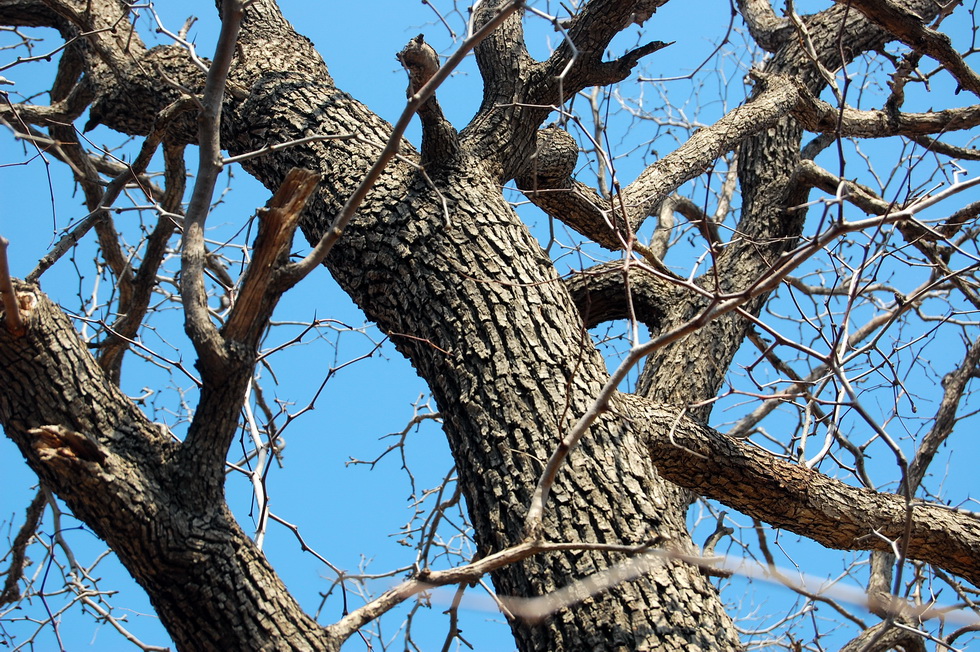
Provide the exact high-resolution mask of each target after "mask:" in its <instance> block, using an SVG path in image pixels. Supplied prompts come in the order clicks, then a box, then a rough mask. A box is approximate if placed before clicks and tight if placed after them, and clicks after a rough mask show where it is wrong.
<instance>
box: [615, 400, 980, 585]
mask: <svg viewBox="0 0 980 652" xmlns="http://www.w3.org/2000/svg"><path fill="white" fill-rule="evenodd" d="M619 399H620V400H619V401H618V402H617V403H615V404H614V409H617V410H621V411H622V412H621V413H622V416H623V417H624V418H627V419H629V420H630V423H631V424H632V426H633V427H634V428H637V429H640V430H641V431H642V432H643V433H644V435H645V441H646V442H647V448H648V450H649V452H650V455H651V457H652V458H653V459H654V460H656V463H657V470H658V471H659V472H660V473H661V474H662V475H663V476H664V477H665V478H667V479H668V480H670V481H671V482H674V483H676V484H679V485H681V486H682V487H686V488H688V489H691V490H694V491H696V492H697V493H699V494H701V495H703V496H707V497H709V498H713V499H715V500H718V501H719V502H721V503H723V504H725V505H728V506H730V507H732V508H734V509H738V510H739V511H741V512H744V513H745V514H748V515H750V516H753V517H756V518H758V519H760V520H763V521H766V522H767V523H770V524H772V525H774V526H776V527H780V528H784V529H786V530H789V531H791V532H796V533H798V534H801V535H803V536H805V537H808V538H810V539H813V540H814V541H816V542H818V543H820V544H822V545H824V546H827V547H829V548H837V549H846V550H884V551H889V552H890V551H891V549H892V546H891V542H901V541H903V539H904V537H905V536H906V533H907V532H908V534H909V536H908V539H907V548H906V550H904V551H903V552H904V554H905V556H907V557H911V558H914V559H919V560H921V561H926V562H929V563H932V564H935V565H936V566H939V567H940V568H943V569H945V570H947V571H950V572H952V573H955V574H956V575H959V576H961V577H963V578H965V579H967V580H969V581H971V582H973V583H974V584H976V583H978V582H980V517H978V515H976V514H973V513H969V512H961V511H958V510H954V509H950V508H947V507H945V506H941V505H933V504H927V503H922V502H917V501H913V502H912V503H908V502H907V501H906V499H905V497H903V496H898V495H895V494H884V493H878V492H875V491H871V490H869V489H863V488H855V487H852V486H850V485H847V484H845V483H843V482H841V481H840V480H836V479H834V478H830V477H828V476H825V475H823V474H822V473H819V472H817V471H813V470H811V469H807V468H804V467H802V466H799V465H796V464H791V463H789V462H786V461H784V460H782V459H779V458H777V457H775V456H774V455H772V454H770V453H768V452H766V451H764V450H761V449H758V448H755V447H753V446H751V445H749V444H747V443H744V442H742V441H739V440H736V439H733V438H731V437H728V436H727V435H723V434H721V433H719V432H717V431H715V430H713V429H711V428H709V427H707V426H705V425H702V424H700V423H698V422H696V421H694V420H693V419H691V418H689V417H686V416H684V415H680V416H679V415H678V414H677V413H676V411H672V410H668V409H665V408H664V407H662V406H659V405H657V404H656V403H654V402H652V401H649V400H647V399H644V398H641V397H637V396H627V395H620V397H619Z"/></svg>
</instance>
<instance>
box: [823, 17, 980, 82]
mask: <svg viewBox="0 0 980 652" xmlns="http://www.w3.org/2000/svg"><path fill="white" fill-rule="evenodd" d="M837 2H841V3H845V4H847V5H849V6H851V7H854V8H855V9H857V10H858V11H860V12H861V13H862V14H864V15H865V16H867V17H868V19H870V20H871V21H873V22H874V23H876V24H877V25H880V26H881V27H883V28H884V29H886V30H888V31H889V32H890V33H892V34H894V35H895V36H896V37H898V38H899V39H900V40H901V41H902V42H903V43H905V44H906V45H908V46H909V47H910V48H912V49H913V50H915V51H916V52H920V53H923V54H927V55H929V56H930V57H932V58H933V59H935V60H936V61H938V62H939V63H941V64H942V65H943V67H944V68H946V70H947V71H948V72H949V74H951V75H952V76H953V78H954V79H956V81H957V82H958V83H959V86H960V88H961V89H966V90H968V91H970V92H971V93H973V94H974V95H977V96H980V75H977V73H976V72H974V71H973V69H972V68H970V66H968V65H967V63H966V61H964V60H963V57H961V56H960V54H959V52H957V51H956V50H955V49H953V46H952V45H951V43H950V40H949V37H948V36H946V35H945V34H943V33H942V32H938V31H936V30H934V29H931V28H929V27H926V26H925V25H924V24H923V18H922V17H921V16H919V15H918V14H916V13H915V12H913V11H912V10H911V9H908V8H907V7H904V6H902V5H900V4H899V3H897V2H893V1H892V0H837Z"/></svg>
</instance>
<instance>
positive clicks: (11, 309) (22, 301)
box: [0, 236, 37, 337]
mask: <svg viewBox="0 0 980 652" xmlns="http://www.w3.org/2000/svg"><path fill="white" fill-rule="evenodd" d="M9 244H10V241H9V240H7V239H6V238H4V237H3V236H0V295H3V313H4V323H5V324H6V325H7V330H8V331H9V332H10V334H11V335H13V336H14V337H23V336H24V334H25V333H26V332H27V328H26V327H25V326H24V320H23V318H22V314H21V313H22V312H29V311H31V310H33V309H34V303H35V302H36V301H37V299H36V298H35V297H34V295H33V294H23V295H18V294H17V292H16V291H15V290H14V284H13V281H12V280H11V278H10V267H9V266H8V265H7V245H9Z"/></svg>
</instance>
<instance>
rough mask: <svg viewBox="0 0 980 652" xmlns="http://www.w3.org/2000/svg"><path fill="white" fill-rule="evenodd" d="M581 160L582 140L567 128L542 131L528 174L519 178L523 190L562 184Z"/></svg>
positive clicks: (539, 133)
mask: <svg viewBox="0 0 980 652" xmlns="http://www.w3.org/2000/svg"><path fill="white" fill-rule="evenodd" d="M577 162H578V143H576V142H575V139H574V138H572V136H571V134H569V133H568V132H567V131H565V130H564V129H562V128H560V127H557V126H551V127H547V128H545V129H541V130H539V131H538V136H537V146H536V148H535V151H534V154H532V155H531V158H530V159H529V161H528V165H527V168H525V170H524V173H523V174H521V175H520V176H519V177H518V178H517V184H518V186H519V187H520V188H521V189H522V190H531V189H537V188H542V189H548V188H557V187H562V182H564V181H567V180H568V179H570V178H571V176H572V172H574V171H575V164H576V163H577Z"/></svg>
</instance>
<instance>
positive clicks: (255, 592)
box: [0, 285, 332, 650]
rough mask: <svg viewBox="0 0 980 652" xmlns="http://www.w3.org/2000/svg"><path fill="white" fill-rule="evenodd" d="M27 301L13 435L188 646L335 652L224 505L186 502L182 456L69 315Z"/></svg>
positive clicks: (12, 381)
mask: <svg viewBox="0 0 980 652" xmlns="http://www.w3.org/2000/svg"><path fill="white" fill-rule="evenodd" d="M18 289H19V290H20V291H21V293H22V294H23V295H31V296H34V297H35V298H36V305H35V307H34V308H33V309H32V310H30V311H28V312H27V319H26V325H27V334H26V335H25V336H24V337H21V338H15V337H13V336H11V335H10V334H9V333H7V331H6V329H4V328H0V387H3V391H2V392H0V422H2V423H3V426H4V431H5V432H6V434H7V436H8V437H10V438H11V439H12V440H13V441H14V442H15V443H16V444H17V446H18V447H19V448H20V450H21V452H22V453H23V455H24V457H25V458H26V459H27V461H28V463H29V464H30V465H31V468H33V469H34V470H35V471H37V473H38V475H39V476H40V478H41V480H42V481H43V482H44V483H45V485H46V486H47V487H48V488H49V489H51V490H52V491H54V492H56V493H57V494H58V496H59V497H60V498H62V499H63V500H64V501H65V503H66V504H67V505H68V506H69V507H70V508H71V509H72V511H73V512H74V513H75V514H76V515H77V516H78V517H79V518H82V519H83V520H84V521H85V522H86V524H88V525H89V527H91V528H92V530H93V531H94V532H95V533H96V534H98V535H99V536H100V537H102V538H103V539H105V541H106V542H107V543H108V544H109V545H110V546H111V547H112V549H113V550H114V551H115V552H116V554H117V555H118V556H119V559H120V561H122V563H123V564H125V566H126V568H127V569H128V570H129V571H130V573H132V575H133V577H134V578H135V579H136V581H137V582H139V583H140V585H141V586H142V587H143V588H144V589H146V592H147V594H148V595H149V597H150V600H151V602H152V603H153V606H154V609H155V610H156V611H157V614H158V615H159V616H160V618H161V620H162V622H163V623H164V625H165V626H166V627H167V630H168V631H169V632H170V635H171V636H172V637H173V639H174V641H175V642H176V643H177V646H178V647H179V648H180V649H182V650H228V649H242V650H246V649H270V650H271V649H278V650H291V649H292V650H302V649H331V646H332V642H331V641H329V640H328V639H327V638H326V636H324V635H323V633H322V630H321V629H320V628H319V627H318V626H317V625H316V623H314V622H313V621H312V620H310V619H309V618H308V617H307V616H306V615H305V614H304V613H303V611H302V610H301V609H300V608H299V606H298V605H297V604H296V602H295V600H293V598H292V596H290V595H289V593H288V592H287V591H286V589H285V587H284V586H283V584H282V582H281V580H279V578H278V577H277V576H276V574H275V571H274V570H273V569H272V567H271V566H270V565H269V563H268V562H267V561H266V559H265V557H264V556H263V554H262V553H261V551H259V550H258V549H257V548H256V547H255V545H254V544H253V543H252V541H251V539H249V538H248V537H247V536H246V535H245V533H244V532H242V530H241V528H239V527H238V524H237V523H236V521H235V519H234V517H233V516H232V514H231V513H230V512H229V511H228V509H227V507H226V505H225V503H224V501H223V500H219V501H212V502H211V503H210V504H209V505H207V506H205V508H204V509H201V508H200V507H201V505H200V503H201V501H200V500H198V499H197V497H196V496H187V495H185V492H184V490H183V487H184V486H186V485H189V484H191V483H190V481H189V478H187V477H186V473H185V470H184V468H183V467H182V466H180V465H178V464H175V463H174V462H175V459H176V457H177V456H176V453H177V451H178V446H177V445H176V444H175V443H174V442H173V441H172V440H171V438H170V436H169V434H165V433H164V432H163V431H162V429H161V428H160V427H158V426H157V425H155V424H152V423H149V422H148V421H147V420H146V418H145V417H144V416H143V415H142V413H141V412H140V411H139V410H138V409H137V408H136V406H135V405H133V403H132V401H130V400H129V399H128V398H127V397H126V396H124V395H123V394H122V392H120V391H119V390H118V389H117V388H116V387H115V386H114V385H112V384H111V383H109V382H108V381H107V379H106V378H105V376H104V374H103V373H102V371H101V369H99V367H98V365H97V364H96V362H95V360H94V359H93V358H92V356H91V354H90V353H89V352H88V350H87V349H86V347H85V344H84V343H83V342H82V341H81V339H80V338H79V336H78V333H77V332H76V331H75V329H74V327H73V326H72V324H71V322H70V321H69V320H68V319H67V317H66V316H65V315H64V313H63V312H61V310H60V309H58V308H57V306H55V305H53V304H52V303H51V302H50V301H49V300H48V299H47V298H46V297H45V295H43V294H42V293H41V292H40V291H39V290H37V288H36V287H35V286H27V285H21V286H19V288H18ZM79 438H82V439H81V441H82V443H83V444H84V442H89V443H88V445H84V446H83V445H80V444H78V443H76V442H78V441H79Z"/></svg>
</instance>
